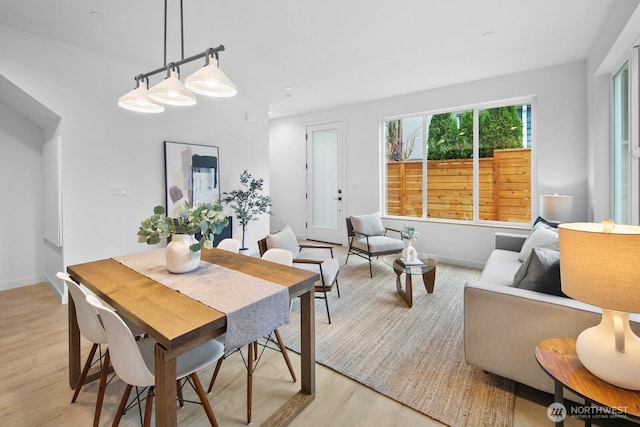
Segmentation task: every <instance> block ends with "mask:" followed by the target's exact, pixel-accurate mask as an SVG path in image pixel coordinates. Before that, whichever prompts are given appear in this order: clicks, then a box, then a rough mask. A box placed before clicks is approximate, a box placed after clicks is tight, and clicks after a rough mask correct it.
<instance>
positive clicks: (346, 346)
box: [280, 259, 515, 427]
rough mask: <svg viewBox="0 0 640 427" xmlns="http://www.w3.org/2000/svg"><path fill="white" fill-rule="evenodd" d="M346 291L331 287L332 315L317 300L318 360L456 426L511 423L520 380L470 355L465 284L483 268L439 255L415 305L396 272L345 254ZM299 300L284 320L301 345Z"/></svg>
mask: <svg viewBox="0 0 640 427" xmlns="http://www.w3.org/2000/svg"><path fill="white" fill-rule="evenodd" d="M340 261H341V266H340V269H341V270H340V276H339V278H340V280H339V283H340V292H341V295H342V297H341V298H338V297H337V294H336V292H335V289H334V291H333V292H332V293H331V294H330V297H329V298H330V299H329V306H330V309H331V321H332V324H331V325H329V324H328V322H327V317H326V311H325V306H324V301H323V300H316V360H317V361H318V363H320V364H322V365H325V366H327V367H329V368H331V369H333V370H335V371H337V372H339V373H340V374H343V375H345V376H347V377H350V378H352V379H354V380H356V381H358V382H360V383H362V384H364V385H365V386H367V387H370V388H372V389H373V390H376V391H378V392H380V393H382V394H384V395H386V396H388V397H390V398H392V399H394V400H396V401H398V402H400V403H402V404H404V405H406V406H408V407H411V408H413V409H415V410H417V411H419V412H421V413H423V414H425V415H427V416H429V417H431V418H433V419H436V420H438V421H440V422H441V423H444V424H447V425H450V426H455V427H458V426H480V425H482V426H489V425H490V426H511V425H512V422H513V421H512V420H513V404H514V387H515V384H514V383H513V382H512V381H510V380H507V379H504V378H502V377H499V376H496V375H493V374H489V373H486V372H483V371H482V370H480V369H477V368H474V367H472V366H469V365H467V364H466V363H465V361H464V342H463V287H464V284H465V282H466V281H468V280H471V279H474V278H476V277H477V276H478V275H479V273H480V272H479V270H476V269H471V268H465V267H458V266H453V265H448V264H443V263H440V264H439V265H438V266H437V273H436V285H435V290H434V293H433V294H427V292H426V290H425V288H424V285H423V284H422V278H421V277H420V276H416V277H414V280H413V282H414V285H413V296H414V300H413V307H412V308H408V307H407V305H406V304H405V303H404V301H403V300H402V299H401V298H400V296H399V295H398V294H397V292H396V290H395V277H396V276H395V274H394V273H393V271H392V269H391V268H390V267H388V266H387V265H386V264H384V263H383V262H382V259H380V260H378V261H376V262H375V265H374V278H373V279H371V278H370V277H369V269H368V266H366V264H363V263H362V262H361V261H360V262H359V261H353V262H352V261H351V259H349V264H350V265H347V266H345V265H344V260H343V259H341V260H340ZM299 323H300V322H299V303H298V302H297V301H296V302H295V303H294V306H293V310H292V313H291V322H290V323H288V324H287V325H285V326H283V327H281V328H280V332H281V334H282V336H283V338H284V340H285V343H286V344H287V346H288V347H290V348H291V349H292V350H293V351H296V352H299V349H300V339H299Z"/></svg>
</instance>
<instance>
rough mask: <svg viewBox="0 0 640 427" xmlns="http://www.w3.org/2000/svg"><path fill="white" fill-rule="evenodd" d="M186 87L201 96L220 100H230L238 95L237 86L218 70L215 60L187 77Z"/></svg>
mask: <svg viewBox="0 0 640 427" xmlns="http://www.w3.org/2000/svg"><path fill="white" fill-rule="evenodd" d="M185 86H186V87H187V88H188V89H189V90H192V91H193V92H195V93H198V94H200V95H206V96H215V97H218V98H228V97H230V96H234V95H236V94H237V93H238V91H237V89H236V85H234V84H233V82H232V81H231V80H229V78H228V77H227V76H226V75H225V74H224V73H223V72H222V70H220V68H218V65H217V63H216V61H215V60H213V61H211V62H209V65H205V66H204V67H202V68H200V69H199V70H198V71H196V72H195V73H193V74H191V75H190V76H189V77H187V79H186V80H185Z"/></svg>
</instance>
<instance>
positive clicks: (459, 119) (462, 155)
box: [427, 105, 522, 160]
mask: <svg viewBox="0 0 640 427" xmlns="http://www.w3.org/2000/svg"><path fill="white" fill-rule="evenodd" d="M478 117H479V124H478V127H479V130H480V135H479V137H480V144H479V151H480V157H492V156H493V150H496V149H505V148H521V147H522V121H521V120H520V118H519V117H518V111H517V106H515V105H512V106H508V107H498V108H490V109H486V110H480V112H479V114H478ZM427 141H428V144H429V152H428V159H429V160H444V159H466V158H469V157H472V156H473V111H471V110H468V111H465V112H463V113H462V114H457V115H454V114H452V113H444V114H435V115H434V116H433V117H432V119H431V124H430V125H429V135H428V138H427Z"/></svg>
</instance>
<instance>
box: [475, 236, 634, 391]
mask: <svg viewBox="0 0 640 427" xmlns="http://www.w3.org/2000/svg"><path fill="white" fill-rule="evenodd" d="M526 237H527V236H526V235H518V234H509V233H496V236H495V239H496V241H495V249H494V250H493V251H492V252H491V255H490V256H489V259H488V260H487V262H486V264H485V266H484V269H483V271H482V274H481V276H480V278H479V280H477V281H470V282H468V283H467V284H466V285H465V289H464V351H465V359H466V362H467V363H468V364H470V365H472V366H476V367H478V368H481V369H483V370H484V371H487V372H491V373H494V374H497V375H500V376H503V377H506V378H510V379H512V380H514V381H517V382H519V383H522V384H526V385H528V386H530V387H533V388H535V389H538V390H542V391H545V392H548V393H553V391H554V387H553V381H552V380H551V378H550V377H549V376H548V375H547V374H546V373H545V372H544V371H543V370H542V369H541V368H540V367H539V365H538V363H537V362H536V358H535V355H534V349H535V346H536V344H537V343H538V342H540V341H542V340H545V339H547V338H560V337H572V338H575V337H577V336H578V334H579V333H580V332H582V331H583V330H584V329H586V328H588V327H591V326H594V325H596V324H598V323H599V321H600V313H601V311H600V309H599V308H598V307H594V306H592V305H589V304H585V303H582V302H580V301H577V300H574V299H570V298H566V297H561V296H556V295H550V294H546V293H541V292H536V291H532V290H527V289H520V288H515V287H513V286H511V285H512V283H513V277H514V275H515V273H516V271H517V270H518V268H519V267H520V265H522V262H521V261H519V260H518V255H519V252H520V249H521V246H522V244H523V243H524V241H525V239H526ZM631 320H632V322H631V327H632V329H633V330H634V331H635V332H636V334H639V333H640V315H637V314H632V315H631ZM565 397H567V398H569V399H572V400H574V401H580V400H578V398H577V397H576V396H575V395H573V394H572V393H569V392H566V391H565Z"/></svg>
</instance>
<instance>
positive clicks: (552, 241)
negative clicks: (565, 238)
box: [518, 222, 559, 262]
mask: <svg viewBox="0 0 640 427" xmlns="http://www.w3.org/2000/svg"><path fill="white" fill-rule="evenodd" d="M533 248H547V249H554V250H556V251H557V250H558V249H559V247H558V230H556V229H555V228H552V227H550V226H548V225H546V224H545V223H543V222H539V223H537V224H536V225H535V226H534V227H533V229H532V230H531V233H530V234H529V237H527V240H525V242H524V243H523V244H522V249H521V250H520V255H518V260H519V261H522V262H524V260H525V259H527V257H528V256H529V254H530V253H531V250H532V249H533Z"/></svg>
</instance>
